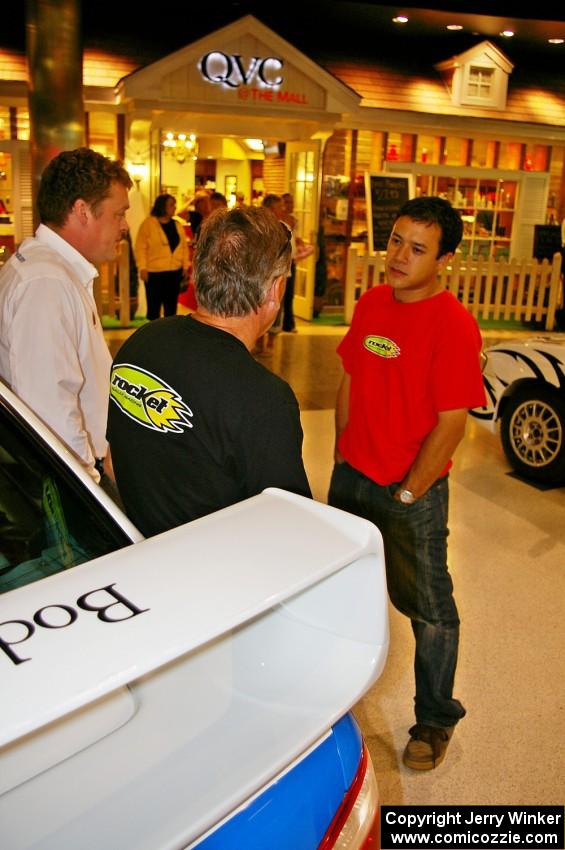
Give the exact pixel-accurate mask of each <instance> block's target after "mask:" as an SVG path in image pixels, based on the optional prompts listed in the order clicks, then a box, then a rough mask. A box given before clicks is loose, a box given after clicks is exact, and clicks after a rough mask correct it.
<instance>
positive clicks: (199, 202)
mask: <svg viewBox="0 0 565 850" xmlns="http://www.w3.org/2000/svg"><path fill="white" fill-rule="evenodd" d="M211 211H212V208H211V205H210V193H209V192H206V190H201V191H199V192H197V193H196V195H195V196H194V198H192V199H191V200H189V201H187V203H186V204H185V205H184V207H182V209H181V210H180V211H179V213H178V215H179V218H182V219H184V220H185V221H188V222H189V224H190V227H191V230H192V233H193V236H194V242H196V241H197V239H198V233H199V230H200V225H201V224H202V222H203V221H205V220H206V219H207V218H208V216H209V215H210V213H211Z"/></svg>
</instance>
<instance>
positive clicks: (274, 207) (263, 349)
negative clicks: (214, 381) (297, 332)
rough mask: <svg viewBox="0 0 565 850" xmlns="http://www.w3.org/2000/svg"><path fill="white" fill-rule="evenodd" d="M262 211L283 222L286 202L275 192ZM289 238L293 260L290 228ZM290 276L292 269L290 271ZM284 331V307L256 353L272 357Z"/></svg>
mask: <svg viewBox="0 0 565 850" xmlns="http://www.w3.org/2000/svg"><path fill="white" fill-rule="evenodd" d="M261 208H262V209H266V210H269V212H270V213H271V214H272V215H274V216H275V217H276V218H277V219H278V220H279V221H283V219H284V214H285V208H284V202H283V199H282V198H281V196H280V195H276V194H275V193H274V192H269V193H268V194H267V195H265V197H264V198H263V202H262V204H261ZM284 227H287V228H288V225H287V224H284ZM288 232H289V238H290V240H291V258H292V231H291V230H290V228H288ZM289 274H290V269H289ZM286 285H288V277H287V279H286V284H285V286H286ZM281 330H282V307H281V309H280V311H279V313H278V314H277V316H276V317H275V320H274V322H273V323H272V325H271V327H270V328H269V330H268V333H266V334H263V335H262V336H261V337H260V339H259V340H258V344H257V349H256V353H257V354H262V355H271V354H272V353H273V346H274V344H275V337H276V336H277V334H280V332H281Z"/></svg>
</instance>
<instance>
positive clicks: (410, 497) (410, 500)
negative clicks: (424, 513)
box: [399, 490, 416, 505]
mask: <svg viewBox="0 0 565 850" xmlns="http://www.w3.org/2000/svg"><path fill="white" fill-rule="evenodd" d="M399 498H400V501H401V502H402V504H403V505H413V504H414V502H415V501H416V497H415V496H414V493H412V492H411V491H410V490H401V491H400V496H399Z"/></svg>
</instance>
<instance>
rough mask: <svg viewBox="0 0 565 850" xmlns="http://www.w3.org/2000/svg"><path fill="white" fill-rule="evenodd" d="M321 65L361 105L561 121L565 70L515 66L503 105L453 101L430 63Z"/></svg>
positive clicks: (552, 122)
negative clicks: (552, 72)
mask: <svg viewBox="0 0 565 850" xmlns="http://www.w3.org/2000/svg"><path fill="white" fill-rule="evenodd" d="M324 67H325V68H326V69H327V70H328V71H330V72H331V73H332V74H334V75H335V76H336V77H337V78H338V79H340V80H341V81H342V82H344V83H345V84H346V85H348V86H349V87H350V88H352V89H353V90H354V91H355V92H357V94H358V95H359V96H360V97H361V107H367V108H370V109H387V110H402V111H408V112H419V113H426V114H432V115H433V114H436V115H455V116H461V117H473V118H495V119H500V118H503V119H504V120H506V121H517V122H525V123H533V124H543V125H553V126H559V127H564V126H565V75H563V76H561V77H556V76H553V77H547V76H544V75H543V74H542V73H539V72H536V71H535V70H533V69H532V68H520V67H516V68H514V70H513V71H512V73H511V75H510V77H509V81H508V98H507V102H506V109H505V110H504V112H500V111H499V110H496V109H485V108H480V107H477V106H456V105H454V103H453V102H452V99H451V93H450V91H449V89H448V87H447V85H446V84H445V82H444V80H443V79H442V76H441V74H440V72H439V71H438V70H436V68H434V66H433V65H430V66H429V67H427V66H426V65H425V64H424V63H423V62H420V63H419V65H418V66H414V65H411V66H410V65H403V66H402V67H400V66H396V65H395V66H392V65H391V64H387V63H386V62H383V61H374V62H368V61H367V60H365V61H355V62H354V61H352V60H347V61H346V60H330V61H325V62H324Z"/></svg>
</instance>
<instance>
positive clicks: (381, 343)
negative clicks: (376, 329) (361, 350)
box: [363, 335, 400, 359]
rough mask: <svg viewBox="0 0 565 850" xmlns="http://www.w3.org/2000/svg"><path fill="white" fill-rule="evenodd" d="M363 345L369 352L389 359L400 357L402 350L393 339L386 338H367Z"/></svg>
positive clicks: (370, 336) (373, 336)
mask: <svg viewBox="0 0 565 850" xmlns="http://www.w3.org/2000/svg"><path fill="white" fill-rule="evenodd" d="M363 345H364V346H365V348H366V349H367V351H370V352H371V353H372V354H377V355H378V356H379V357H386V358H387V359H388V358H390V357H400V348H399V347H398V345H397V344H396V343H395V342H393V340H392V339H388V337H386V336H375V335H369V336H366V337H365V339H364V340H363Z"/></svg>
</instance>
